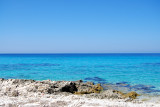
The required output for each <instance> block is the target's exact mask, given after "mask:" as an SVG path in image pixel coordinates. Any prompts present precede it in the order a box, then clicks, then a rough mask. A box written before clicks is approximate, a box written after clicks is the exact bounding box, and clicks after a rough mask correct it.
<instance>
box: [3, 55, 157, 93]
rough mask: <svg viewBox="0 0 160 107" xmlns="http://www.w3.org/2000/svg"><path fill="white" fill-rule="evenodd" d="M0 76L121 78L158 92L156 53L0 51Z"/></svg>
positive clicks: (110, 80)
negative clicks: (32, 52) (14, 52)
mask: <svg viewBox="0 0 160 107" xmlns="http://www.w3.org/2000/svg"><path fill="white" fill-rule="evenodd" d="M0 78H17V79H35V80H46V79H50V80H80V79H82V80H84V81H94V82H99V83H113V84H118V83H119V82H122V83H127V84H130V85H132V86H142V85H149V86H152V88H154V89H156V90H157V92H158V90H160V54H0ZM141 88H143V87H141Z"/></svg>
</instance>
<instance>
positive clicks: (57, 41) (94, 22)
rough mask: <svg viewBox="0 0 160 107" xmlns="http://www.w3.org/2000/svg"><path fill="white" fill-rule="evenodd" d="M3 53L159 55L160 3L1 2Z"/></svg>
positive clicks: (153, 0) (144, 0) (111, 0)
mask: <svg viewBox="0 0 160 107" xmlns="http://www.w3.org/2000/svg"><path fill="white" fill-rule="evenodd" d="M0 53H160V1H159V0H0Z"/></svg>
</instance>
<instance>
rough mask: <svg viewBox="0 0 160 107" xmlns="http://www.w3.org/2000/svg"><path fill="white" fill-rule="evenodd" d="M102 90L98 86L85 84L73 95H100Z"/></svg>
mask: <svg viewBox="0 0 160 107" xmlns="http://www.w3.org/2000/svg"><path fill="white" fill-rule="evenodd" d="M102 90H103V88H102V86H101V85H100V84H96V85H93V84H88V85H87V84H85V85H81V86H79V87H78V91H77V92H75V94H91V93H100V92H101V91H102Z"/></svg>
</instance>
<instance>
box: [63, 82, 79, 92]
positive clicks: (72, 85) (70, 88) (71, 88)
mask: <svg viewBox="0 0 160 107" xmlns="http://www.w3.org/2000/svg"><path fill="white" fill-rule="evenodd" d="M61 91H62V92H71V93H74V92H76V91H77V87H76V84H75V83H70V84H69V85H66V86H64V87H62V89H61Z"/></svg>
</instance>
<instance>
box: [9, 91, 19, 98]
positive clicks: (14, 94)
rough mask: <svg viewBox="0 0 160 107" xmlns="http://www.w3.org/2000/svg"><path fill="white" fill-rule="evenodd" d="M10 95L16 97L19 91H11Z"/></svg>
mask: <svg viewBox="0 0 160 107" xmlns="http://www.w3.org/2000/svg"><path fill="white" fill-rule="evenodd" d="M11 95H12V96H13V97H17V96H18V95H19V92H18V91H16V90H15V91H13V92H12V93H11Z"/></svg>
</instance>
